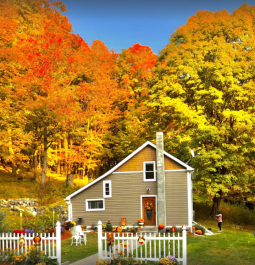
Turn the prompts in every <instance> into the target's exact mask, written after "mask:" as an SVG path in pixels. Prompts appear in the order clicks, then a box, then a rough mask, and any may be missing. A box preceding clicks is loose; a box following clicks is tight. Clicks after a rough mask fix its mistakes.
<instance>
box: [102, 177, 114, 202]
mask: <svg viewBox="0 0 255 265" xmlns="http://www.w3.org/2000/svg"><path fill="white" fill-rule="evenodd" d="M106 184H109V195H106V194H105V185H106ZM103 197H104V198H111V197H112V181H111V180H104V181H103Z"/></svg>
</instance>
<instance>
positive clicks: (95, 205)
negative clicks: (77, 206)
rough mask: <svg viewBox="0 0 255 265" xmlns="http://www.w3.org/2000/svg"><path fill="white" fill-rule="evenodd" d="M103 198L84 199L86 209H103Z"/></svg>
mask: <svg viewBox="0 0 255 265" xmlns="http://www.w3.org/2000/svg"><path fill="white" fill-rule="evenodd" d="M104 210H105V205H104V199H89V200H86V211H104Z"/></svg>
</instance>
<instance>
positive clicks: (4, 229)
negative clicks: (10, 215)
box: [0, 209, 9, 233]
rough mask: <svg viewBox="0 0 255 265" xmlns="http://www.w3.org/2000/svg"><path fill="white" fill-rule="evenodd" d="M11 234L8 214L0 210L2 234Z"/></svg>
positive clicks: (0, 230) (0, 231) (0, 229)
mask: <svg viewBox="0 0 255 265" xmlns="http://www.w3.org/2000/svg"><path fill="white" fill-rule="evenodd" d="M7 232H9V226H8V221H7V219H6V212H5V211H3V210H2V209H0V233H7Z"/></svg>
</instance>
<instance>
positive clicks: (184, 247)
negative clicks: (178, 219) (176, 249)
mask: <svg viewBox="0 0 255 265" xmlns="http://www.w3.org/2000/svg"><path fill="white" fill-rule="evenodd" d="M182 257H183V265H187V230H186V226H185V225H184V226H183V229H182Z"/></svg>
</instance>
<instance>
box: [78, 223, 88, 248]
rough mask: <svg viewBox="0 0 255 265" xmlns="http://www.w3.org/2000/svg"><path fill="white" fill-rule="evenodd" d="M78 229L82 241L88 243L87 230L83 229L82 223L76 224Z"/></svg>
mask: <svg viewBox="0 0 255 265" xmlns="http://www.w3.org/2000/svg"><path fill="white" fill-rule="evenodd" d="M76 230H77V231H78V235H79V236H81V241H83V242H84V244H85V245H86V244H87V235H86V231H82V228H81V225H77V226H76Z"/></svg>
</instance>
